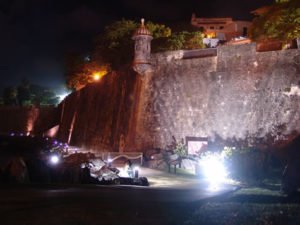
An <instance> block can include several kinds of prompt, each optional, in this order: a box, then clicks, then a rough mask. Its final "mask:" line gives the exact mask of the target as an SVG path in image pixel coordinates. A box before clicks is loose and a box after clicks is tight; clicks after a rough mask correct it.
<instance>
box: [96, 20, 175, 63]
mask: <svg viewBox="0 0 300 225" xmlns="http://www.w3.org/2000/svg"><path fill="white" fill-rule="evenodd" d="M139 26H140V25H139V24H138V23H136V22H135V21H132V20H125V19H122V20H120V21H116V22H114V23H112V24H110V25H108V26H107V27H106V28H105V30H104V33H103V34H102V35H99V36H98V37H97V38H96V49H95V55H97V56H98V59H101V60H102V61H103V62H104V63H106V64H109V65H111V67H112V69H117V68H118V67H120V66H121V65H124V64H126V63H129V62H130V61H131V60H132V58H133V53H134V52H133V49H134V42H133V40H132V35H133V33H134V31H135V30H136V29H137V28H138V27H139ZM145 26H146V27H147V29H148V30H149V31H150V32H151V33H152V36H153V38H154V39H158V38H165V37H169V36H170V35H171V29H170V28H169V27H166V26H165V25H163V24H156V23H153V22H151V21H148V22H147V23H146V24H145Z"/></svg>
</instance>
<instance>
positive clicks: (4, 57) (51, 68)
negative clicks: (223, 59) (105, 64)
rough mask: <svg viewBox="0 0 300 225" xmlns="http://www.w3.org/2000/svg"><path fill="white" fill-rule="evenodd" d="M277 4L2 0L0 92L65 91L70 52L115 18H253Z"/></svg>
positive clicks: (258, 0) (266, 0) (251, 0)
mask: <svg viewBox="0 0 300 225" xmlns="http://www.w3.org/2000/svg"><path fill="white" fill-rule="evenodd" d="M272 2H273V0H169V1H167V0H0V88H2V87H5V86H8V85H13V84H16V83H18V82H19V81H20V80H21V78H23V77H26V78H28V79H29V80H30V81H31V82H32V83H38V84H41V85H47V86H52V87H55V88H62V87H63V84H64V76H63V58H64V54H65V53H66V52H72V51H81V52H85V51H88V49H89V48H90V47H91V45H92V38H93V37H94V36H95V35H96V34H98V33H100V32H101V31H102V30H103V27H104V26H105V25H106V24H108V23H110V22H112V21H114V20H117V19H121V18H126V19H135V20H137V21H138V20H139V19H140V18H141V17H144V18H145V19H146V20H151V21H153V22H161V23H167V24H168V23H174V22H186V23H189V21H190V17H191V14H192V12H195V13H196V14H197V16H199V17H225V16H226V17H233V18H234V19H248V20H250V19H251V16H250V14H249V12H250V11H251V10H253V9H256V8H258V7H260V6H263V5H266V4H270V3H272Z"/></svg>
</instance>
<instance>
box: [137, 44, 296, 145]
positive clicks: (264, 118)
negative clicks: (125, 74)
mask: <svg viewBox="0 0 300 225" xmlns="http://www.w3.org/2000/svg"><path fill="white" fill-rule="evenodd" d="M299 57H300V51H299V50H298V49H290V50H282V51H272V52H256V50H255V45H253V44H246V45H239V46H224V47H221V48H218V56H217V57H208V58H195V59H185V60H181V59H180V57H179V56H177V57H176V52H175V53H170V55H166V54H165V53H164V54H158V55H154V56H153V64H155V66H156V67H155V68H156V71H155V72H154V73H153V74H152V76H146V77H145V78H144V79H143V86H144V88H142V93H141V104H142V106H141V112H140V114H139V115H141V116H140V117H139V120H138V123H137V124H138V127H137V133H138V136H137V145H138V146H139V148H140V149H143V148H144V147H148V146H155V147H158V148H164V147H165V146H166V145H168V144H169V143H170V142H171V141H172V139H171V137H172V135H173V136H175V138H176V139H178V140H179V139H180V138H184V137H186V136H201V137H203V136H205V137H209V138H210V139H214V138H215V137H220V138H222V139H224V140H227V139H237V140H243V139H246V138H249V137H265V136H274V138H275V139H276V138H277V136H278V135H288V134H290V133H292V132H293V131H296V132H298V133H299V131H300V114H299V113H300V104H299V98H300V95H299V92H298V91H297V90H298V89H299V81H300V64H299V62H298V59H299ZM292 93H293V94H292ZM278 138H280V137H278Z"/></svg>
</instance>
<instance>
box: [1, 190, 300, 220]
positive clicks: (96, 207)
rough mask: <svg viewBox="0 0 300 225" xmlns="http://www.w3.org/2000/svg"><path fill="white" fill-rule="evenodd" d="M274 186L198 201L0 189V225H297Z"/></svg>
mask: <svg viewBox="0 0 300 225" xmlns="http://www.w3.org/2000/svg"><path fill="white" fill-rule="evenodd" d="M278 188H279V187H278V186H276V185H273V186H265V187H264V188H257V187H251V188H249V187H248V188H241V189H240V190H238V191H236V192H233V193H230V194H226V195H222V196H219V197H215V198H209V199H206V200H201V201H184V199H185V198H183V197H182V196H188V195H190V196H193V194H194V193H192V191H193V190H163V189H161V190H150V189H149V190H145V189H143V188H124V187H116V188H110V187H95V186H76V187H74V186H72V187H71V186H69V187H68V186H61V185H60V186H57V185H52V186H41V185H39V186H32V185H31V186H0V218H1V219H0V224H3V225H12V224H13V225H21V224H22V225H27V224H28V225H38V224H41V225H52V224H64V225H90V224H95V225H97V224H125V225H126V224H130V225H135V224H143V225H147V224H156V225H160V224H170V225H177V224H178V225H194V224H195V225H196V224H197V225H198V224H205V225H210V224H212V225H213V224H216V225H222V224H237V225H240V224H245V225H247V224H249V225H250V224H251V225H252V224H263V225H276V224H280V225H281V224H282V225H286V224H288V225H289V224H293V225H294V224H295V225H296V224H300V197H299V196H296V197H294V198H291V199H288V198H286V197H285V196H283V195H281V194H280V193H279V192H278Z"/></svg>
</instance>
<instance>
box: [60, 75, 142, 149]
mask: <svg viewBox="0 0 300 225" xmlns="http://www.w3.org/2000/svg"><path fill="white" fill-rule="evenodd" d="M139 88H140V76H139V75H137V74H136V73H135V72H133V71H132V70H131V69H124V70H122V71H119V72H113V73H111V74H109V75H106V76H104V77H103V78H102V80H101V81H99V82H96V83H93V84H90V85H88V86H86V87H85V88H83V89H81V90H80V91H77V92H74V93H73V94H71V95H69V96H68V97H67V98H66V99H65V100H64V102H63V103H62V104H61V106H60V107H61V109H62V110H61V112H62V115H61V122H60V129H59V134H58V137H59V138H60V139H61V140H63V141H66V142H68V143H70V144H71V145H76V146H80V147H85V148H88V149H89V150H93V151H123V150H124V151H125V150H126V151H134V150H135V148H134V146H133V143H134V141H133V140H134V134H135V124H136V117H135V114H136V108H137V105H138V100H139V94H140V91H139Z"/></svg>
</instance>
